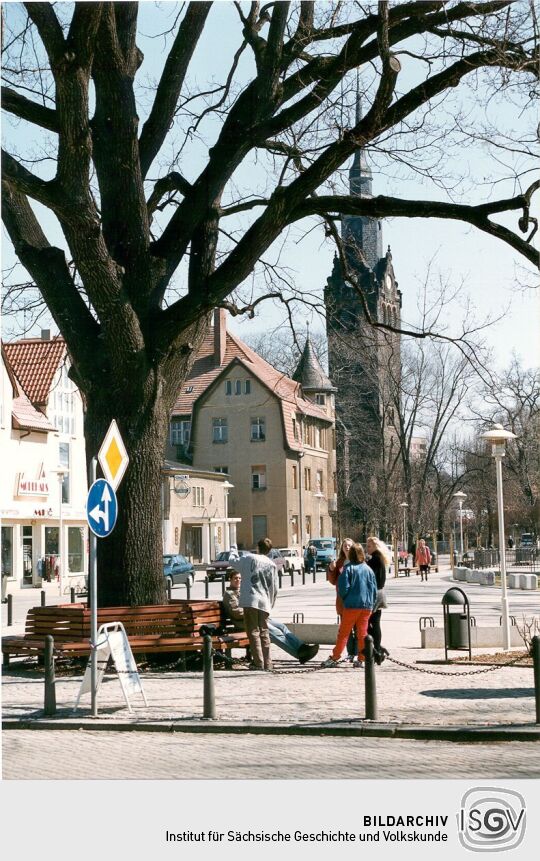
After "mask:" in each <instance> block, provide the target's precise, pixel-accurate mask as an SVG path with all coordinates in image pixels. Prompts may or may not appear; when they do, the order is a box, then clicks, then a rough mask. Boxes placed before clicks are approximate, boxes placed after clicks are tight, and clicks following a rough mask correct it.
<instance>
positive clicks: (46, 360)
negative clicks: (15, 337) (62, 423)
mask: <svg viewBox="0 0 540 861" xmlns="http://www.w3.org/2000/svg"><path fill="white" fill-rule="evenodd" d="M4 349H5V352H6V355H7V357H8V361H9V363H10V365H11V367H12V368H13V370H14V372H15V376H16V377H17V379H18V380H19V381H20V383H21V385H22V387H23V389H24V391H25V392H26V394H27V395H28V397H29V398H30V400H31V402H32V403H33V404H40V405H43V406H45V405H46V404H47V401H48V399H49V393H50V390H51V386H52V382H53V379H54V375H55V373H56V371H57V370H58V367H59V365H60V363H61V362H62V361H63V359H64V356H65V354H66V344H65V341H64V339H63V338H61V337H60V336H57V337H55V338H53V339H52V340H51V341H44V340H42V339H41V338H25V339H23V340H21V341H12V342H11V343H6V344H4Z"/></svg>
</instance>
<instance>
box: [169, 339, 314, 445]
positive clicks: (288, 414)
mask: <svg viewBox="0 0 540 861" xmlns="http://www.w3.org/2000/svg"><path fill="white" fill-rule="evenodd" d="M234 359H237V360H239V361H240V362H242V363H243V365H244V366H245V367H246V369H247V370H248V371H250V372H251V373H252V374H253V376H255V377H256V378H257V379H258V380H259V381H260V382H261V383H262V384H263V385H265V386H266V387H267V388H269V389H270V390H271V391H272V392H274V394H275V395H276V396H277V397H278V398H279V400H280V403H281V409H282V414H283V424H284V428H285V435H286V438H287V444H288V446H289V448H292V449H298V450H299V449H301V448H302V446H301V444H300V443H299V441H298V440H296V439H295V437H294V435H293V424H292V420H293V418H294V415H295V413H301V414H302V415H307V416H311V417H312V418H317V419H321V420H322V421H324V422H325V423H331V419H330V418H329V417H328V415H327V414H326V413H325V411H324V410H323V409H321V408H320V407H319V406H317V404H313V403H312V402H311V401H308V400H307V399H306V398H304V397H302V392H301V387H300V384H299V383H297V382H295V381H294V380H291V378H290V377H287V376H285V374H282V373H280V372H279V371H277V370H276V369H275V368H274V367H273V366H272V365H270V364H269V363H268V362H266V361H265V360H264V359H263V358H262V357H261V356H259V355H258V354H257V353H256V352H255V351H254V350H252V349H251V347H248V345H247V344H245V343H244V342H243V341H241V340H240V338H237V337H236V336H235V335H232V334H231V332H227V336H226V345H225V357H224V360H223V364H222V365H219V364H217V363H216V361H215V359H214V330H213V329H212V328H210V329H209V332H208V333H207V335H206V338H205V340H204V341H203V344H202V346H201V348H200V349H199V352H198V354H197V358H196V359H195V362H194V364H193V367H192V369H191V373H190V375H189V377H188V379H187V380H186V381H185V382H184V383H183V385H182V390H181V391H180V392H179V393H178V397H177V399H176V403H175V405H174V408H173V415H190V414H191V412H192V410H193V405H194V403H195V401H196V400H197V398H199V397H200V396H201V395H202V394H203V393H204V392H205V391H206V390H207V389H208V387H209V386H210V385H211V384H212V383H213V382H214V380H215V379H216V378H217V377H218V376H219V375H220V374H222V373H223V371H224V370H226V368H227V367H228V366H229V365H230V363H231V362H232V361H234Z"/></svg>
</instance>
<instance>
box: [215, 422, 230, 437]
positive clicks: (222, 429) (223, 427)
mask: <svg viewBox="0 0 540 861" xmlns="http://www.w3.org/2000/svg"><path fill="white" fill-rule="evenodd" d="M228 441H229V430H228V427H227V419H212V442H228Z"/></svg>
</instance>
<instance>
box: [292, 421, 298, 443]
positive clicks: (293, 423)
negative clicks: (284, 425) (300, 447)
mask: <svg viewBox="0 0 540 861" xmlns="http://www.w3.org/2000/svg"><path fill="white" fill-rule="evenodd" d="M292 435H293V439H298V428H297V426H296V419H293V420H292Z"/></svg>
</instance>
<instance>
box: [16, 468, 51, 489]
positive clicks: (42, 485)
mask: <svg viewBox="0 0 540 861" xmlns="http://www.w3.org/2000/svg"><path fill="white" fill-rule="evenodd" d="M48 495H49V481H48V479H47V477H46V475H45V470H44V468H43V464H40V466H39V469H38V471H37V476H36V477H35V478H30V476H29V475H28V473H26V472H20V473H19V482H18V486H17V496H48Z"/></svg>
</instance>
